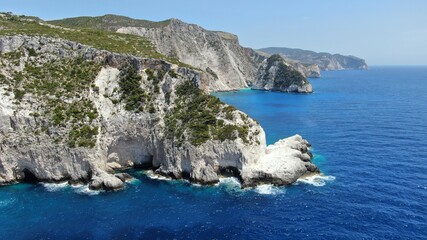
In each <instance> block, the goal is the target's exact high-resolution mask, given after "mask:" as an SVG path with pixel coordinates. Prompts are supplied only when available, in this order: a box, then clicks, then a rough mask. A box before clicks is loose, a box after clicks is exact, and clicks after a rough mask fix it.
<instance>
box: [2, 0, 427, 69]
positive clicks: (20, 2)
mask: <svg viewBox="0 0 427 240" xmlns="http://www.w3.org/2000/svg"><path fill="white" fill-rule="evenodd" d="M0 11H11V12H14V13H17V14H25V15H34V16H39V17H41V18H43V19H46V20H50V19H58V18H65V17H74V16H83V15H84V16H98V15H103V14H107V13H113V14H120V15H126V16H129V17H133V18H140V19H148V20H153V21H158V20H164V19H168V18H172V17H173V18H179V19H182V20H184V21H186V22H189V23H196V24H198V25H200V26H202V27H204V28H206V29H211V30H223V31H228V32H232V33H235V34H237V35H238V36H239V38H240V43H241V44H242V45H243V46H247V47H252V48H262V47H273V46H274V47H293V48H302V49H309V50H315V51H326V52H331V53H342V54H351V55H355V56H359V57H362V58H365V59H366V60H367V62H368V64H371V65H427V1H426V0H406V1H405V0H358V1H344V0H264V1H250V0H246V1H243V0H215V1H213V0H212V1H203V0H185V1H184V0H181V1H180V0H150V1H145V0H120V1H119V0H72V1H62V0H0Z"/></svg>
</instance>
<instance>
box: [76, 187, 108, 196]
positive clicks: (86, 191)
mask: <svg viewBox="0 0 427 240" xmlns="http://www.w3.org/2000/svg"><path fill="white" fill-rule="evenodd" d="M73 188H74V189H75V190H74V192H75V193H78V194H82V195H89V196H93V195H98V194H99V193H100V192H101V191H99V190H91V189H89V185H75V186H73Z"/></svg>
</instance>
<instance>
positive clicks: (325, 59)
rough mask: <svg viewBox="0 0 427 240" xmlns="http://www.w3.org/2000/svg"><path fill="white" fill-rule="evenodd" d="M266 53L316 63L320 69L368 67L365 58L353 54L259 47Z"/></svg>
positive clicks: (301, 61) (304, 62)
mask: <svg viewBox="0 0 427 240" xmlns="http://www.w3.org/2000/svg"><path fill="white" fill-rule="evenodd" d="M259 51H261V52H265V53H267V54H279V55H281V56H282V57H284V58H285V59H290V60H293V61H297V62H300V63H303V64H310V65H312V64H317V65H318V66H319V68H320V69H321V70H344V69H359V70H364V69H368V65H367V64H366V62H365V60H363V59H361V58H357V57H354V56H343V55H340V54H330V53H317V52H313V51H308V50H301V49H293V48H276V47H271V48H263V49H259Z"/></svg>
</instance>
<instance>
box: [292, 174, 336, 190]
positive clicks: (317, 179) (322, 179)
mask: <svg viewBox="0 0 427 240" xmlns="http://www.w3.org/2000/svg"><path fill="white" fill-rule="evenodd" d="M334 180H335V177H334V176H325V175H321V174H316V175H312V176H308V177H304V178H300V179H298V180H297V181H296V182H295V183H294V185H298V184H310V185H313V186H316V187H323V186H325V185H326V182H329V181H334Z"/></svg>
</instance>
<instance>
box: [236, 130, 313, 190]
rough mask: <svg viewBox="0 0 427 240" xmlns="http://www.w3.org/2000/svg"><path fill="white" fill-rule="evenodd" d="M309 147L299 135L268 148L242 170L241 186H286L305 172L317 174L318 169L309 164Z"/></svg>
mask: <svg viewBox="0 0 427 240" xmlns="http://www.w3.org/2000/svg"><path fill="white" fill-rule="evenodd" d="M309 146H310V145H309V144H308V142H307V141H306V140H304V139H303V138H302V137H301V136H299V135H295V136H292V137H289V138H287V139H282V140H280V141H278V142H276V143H275V144H273V145H270V146H268V147H267V149H266V151H265V154H264V155H263V156H262V157H261V158H260V159H259V161H257V162H256V163H253V164H248V165H246V166H244V168H243V169H242V174H241V177H242V182H243V185H244V186H255V185H258V184H260V183H273V184H276V185H288V184H291V183H293V182H295V181H296V180H297V179H298V178H299V177H301V176H303V175H304V174H307V172H310V173H318V172H319V170H318V168H317V167H316V166H315V165H314V164H313V163H311V155H310V153H309V152H308V150H307V149H308V147H309Z"/></svg>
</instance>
